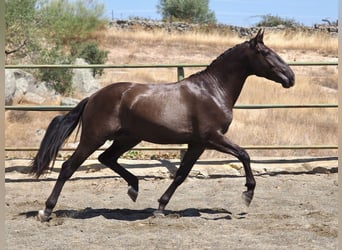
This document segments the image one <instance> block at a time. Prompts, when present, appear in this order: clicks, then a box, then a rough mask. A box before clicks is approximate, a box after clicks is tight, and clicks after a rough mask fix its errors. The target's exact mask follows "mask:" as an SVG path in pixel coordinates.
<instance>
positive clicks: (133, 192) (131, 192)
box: [127, 186, 138, 202]
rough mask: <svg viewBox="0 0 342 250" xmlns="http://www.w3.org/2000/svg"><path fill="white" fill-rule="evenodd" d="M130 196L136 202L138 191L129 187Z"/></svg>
mask: <svg viewBox="0 0 342 250" xmlns="http://www.w3.org/2000/svg"><path fill="white" fill-rule="evenodd" d="M127 194H128V196H129V197H130V198H131V199H132V201H134V202H135V201H136V200H137V197H138V191H137V190H135V189H134V188H133V187H132V186H129V187H128V191H127Z"/></svg>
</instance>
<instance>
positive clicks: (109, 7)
mask: <svg viewBox="0 0 342 250" xmlns="http://www.w3.org/2000/svg"><path fill="white" fill-rule="evenodd" d="M98 3H103V4H104V5H105V9H106V16H108V17H109V18H112V17H113V18H115V19H126V18H129V17H144V18H149V19H155V20H160V19H161V15H160V14H158V12H157V7H156V6H157V4H158V3H159V0H124V1H119V0H98ZM209 8H210V9H211V10H212V11H214V12H215V16H216V19H217V21H218V23H222V24H230V25H236V26H242V27H250V26H253V25H254V24H255V23H257V22H258V21H260V20H261V19H260V16H262V15H267V14H271V15H277V16H280V17H283V18H291V19H294V20H295V21H297V22H299V23H302V24H304V25H307V26H312V25H314V24H316V23H322V19H328V20H330V21H336V20H337V19H338V0H209Z"/></svg>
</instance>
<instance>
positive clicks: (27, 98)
mask: <svg viewBox="0 0 342 250" xmlns="http://www.w3.org/2000/svg"><path fill="white" fill-rule="evenodd" d="M22 102H24V103H30V104H43V102H45V98H44V97H42V96H40V95H37V94H35V93H32V92H27V93H26V94H25V95H24V96H23V98H22Z"/></svg>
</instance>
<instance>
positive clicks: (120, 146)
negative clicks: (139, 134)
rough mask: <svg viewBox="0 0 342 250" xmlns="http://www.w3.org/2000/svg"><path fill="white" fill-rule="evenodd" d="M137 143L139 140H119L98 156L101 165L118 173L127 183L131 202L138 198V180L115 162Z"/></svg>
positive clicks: (126, 138)
mask: <svg viewBox="0 0 342 250" xmlns="http://www.w3.org/2000/svg"><path fill="white" fill-rule="evenodd" d="M139 142H140V140H137V139H133V138H128V137H125V138H120V140H116V141H114V142H113V144H112V145H111V146H110V147H109V148H108V149H107V150H106V151H105V152H103V153H102V154H101V155H100V156H99V161H100V162H101V163H103V164H104V165H106V166H107V167H109V168H110V169H112V170H113V171H114V172H116V173H118V174H119V175H120V176H121V177H122V178H123V179H124V180H125V181H126V182H127V183H128V186H129V187H128V195H129V197H130V198H131V199H132V200H133V201H136V199H137V197H138V191H139V184H138V182H139V181H138V178H137V177H136V176H135V175H133V174H132V173H131V172H129V171H127V170H126V169H125V168H123V167H122V166H121V165H120V164H119V163H118V162H117V160H118V159H119V157H120V156H121V155H122V154H123V153H125V152H126V151H128V150H129V149H131V148H133V147H134V146H135V145H137V144H138V143H139Z"/></svg>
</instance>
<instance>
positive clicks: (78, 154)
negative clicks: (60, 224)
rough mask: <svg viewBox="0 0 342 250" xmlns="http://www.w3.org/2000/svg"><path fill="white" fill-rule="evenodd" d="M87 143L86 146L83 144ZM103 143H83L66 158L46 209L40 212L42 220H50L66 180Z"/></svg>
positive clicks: (39, 216) (39, 215)
mask: <svg viewBox="0 0 342 250" xmlns="http://www.w3.org/2000/svg"><path fill="white" fill-rule="evenodd" d="M83 145H86V146H83ZM100 146H101V144H99V145H96V146H93V147H89V144H88V145H87V144H81V143H80V145H79V146H78V147H77V149H76V150H75V152H74V153H73V154H72V156H71V157H70V158H69V159H68V160H66V161H65V162H64V163H63V165H62V168H61V171H60V173H59V176H58V179H57V181H56V184H55V186H54V188H53V190H52V192H51V194H50V196H49V198H48V199H47V200H46V202H45V209H44V210H40V211H39V212H38V219H39V220H40V221H42V222H44V221H48V220H49V219H50V215H51V213H52V210H53V209H54V208H55V206H56V203H57V200H58V197H59V195H60V193H61V191H62V188H63V186H64V184H65V182H66V181H67V180H68V179H69V178H70V177H71V176H72V175H73V173H74V172H75V171H76V170H77V169H78V167H79V166H81V164H82V163H83V162H84V161H85V160H86V159H87V158H88V156H89V155H91V154H92V153H93V152H94V151H95V150H96V149H97V148H98V147H100Z"/></svg>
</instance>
